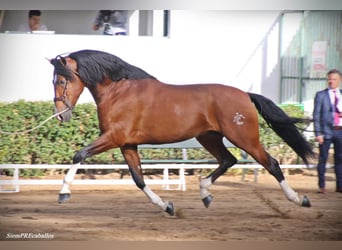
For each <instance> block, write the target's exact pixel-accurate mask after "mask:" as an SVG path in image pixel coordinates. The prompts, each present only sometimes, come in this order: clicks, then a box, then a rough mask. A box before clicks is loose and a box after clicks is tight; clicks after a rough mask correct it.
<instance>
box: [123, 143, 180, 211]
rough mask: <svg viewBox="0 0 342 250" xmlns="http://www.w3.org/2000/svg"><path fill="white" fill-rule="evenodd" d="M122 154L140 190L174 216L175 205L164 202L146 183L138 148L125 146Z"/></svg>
mask: <svg viewBox="0 0 342 250" xmlns="http://www.w3.org/2000/svg"><path fill="white" fill-rule="evenodd" d="M121 152H122V154H123V155H124V157H125V160H126V162H127V164H128V166H129V171H130V173H131V175H132V178H133V180H134V182H135V184H136V185H137V187H138V188H139V189H141V190H142V191H143V192H144V193H145V194H146V196H147V197H148V198H149V199H150V200H151V202H152V203H153V204H155V205H157V206H158V207H160V208H161V209H162V210H163V211H165V212H167V213H168V214H170V215H172V216H173V215H174V209H173V203H172V202H169V201H167V202H164V201H163V200H162V199H161V198H160V197H159V196H158V195H157V194H155V193H154V192H153V191H152V190H151V189H150V188H149V187H148V186H146V184H145V182H144V177H143V174H142V171H141V166H140V165H141V164H140V158H139V155H138V152H137V146H125V147H122V148H121Z"/></svg>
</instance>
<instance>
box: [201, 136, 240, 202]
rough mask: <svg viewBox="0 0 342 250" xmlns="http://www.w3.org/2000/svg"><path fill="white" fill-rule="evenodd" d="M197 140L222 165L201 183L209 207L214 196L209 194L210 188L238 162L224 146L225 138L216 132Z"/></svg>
mask: <svg viewBox="0 0 342 250" xmlns="http://www.w3.org/2000/svg"><path fill="white" fill-rule="evenodd" d="M196 139H197V140H198V141H199V142H200V143H201V144H202V145H203V147H204V148H205V149H206V150H208V151H209V153H211V154H212V155H213V156H214V157H215V158H216V159H217V161H218V163H219V164H220V165H219V167H218V168H217V169H215V170H214V171H213V172H212V173H211V174H210V175H209V176H207V177H206V178H204V179H202V180H201V181H200V195H201V198H202V201H203V203H204V205H205V206H206V207H209V205H210V203H211V201H212V199H213V196H212V195H211V194H210V193H209V190H208V189H209V187H210V186H211V185H212V184H213V183H214V182H215V181H216V179H217V178H218V177H220V176H221V175H222V174H224V173H225V172H226V171H227V169H228V168H230V167H231V166H233V165H234V164H235V163H236V162H237V160H236V158H235V157H234V156H233V155H232V154H231V153H230V152H229V151H228V150H227V149H226V147H225V146H224V144H223V141H222V139H223V136H222V135H221V134H219V133H216V132H208V133H206V134H203V135H200V136H198V137H196Z"/></svg>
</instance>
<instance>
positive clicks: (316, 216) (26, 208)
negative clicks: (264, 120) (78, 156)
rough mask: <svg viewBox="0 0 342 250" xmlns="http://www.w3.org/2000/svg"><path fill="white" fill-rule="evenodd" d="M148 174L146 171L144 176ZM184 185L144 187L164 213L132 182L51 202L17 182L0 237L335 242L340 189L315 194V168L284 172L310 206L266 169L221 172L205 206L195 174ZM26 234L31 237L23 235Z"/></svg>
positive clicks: (82, 189)
mask: <svg viewBox="0 0 342 250" xmlns="http://www.w3.org/2000/svg"><path fill="white" fill-rule="evenodd" d="M151 178H153V177H151ZM186 178H187V191H185V192H184V191H176V190H161V187H160V186H159V185H154V186H151V188H152V189H153V190H154V191H155V192H156V193H157V194H159V195H160V196H161V197H162V198H163V199H164V200H171V201H173V202H174V205H175V208H176V210H177V216H175V217H170V216H168V215H166V214H165V213H163V212H161V211H159V209H158V208H157V207H155V206H154V205H152V204H151V203H150V202H149V201H148V200H147V198H146V196H145V195H144V194H143V193H142V192H141V191H140V190H138V189H137V188H136V187H135V186H76V185H75V186H73V187H72V198H71V200H70V201H69V202H67V203H64V204H58V203H57V194H58V191H59V188H60V187H59V186H22V187H21V191H20V192H19V193H2V194H0V239H1V240H28V239H30V240H49V241H50V240H102V239H105V240H119V241H137V240H138V241H148V240H153V241H165V240H171V241H198V240H199V241H202V240H218V241H228V240H229V241H230V240H244V241H255V240H256V241H297V240H308V241H327V240H342V194H341V193H336V192H334V191H335V190H334V188H335V179H334V174H333V173H328V174H327V180H328V181H327V185H328V186H327V188H328V193H327V194H325V195H322V194H318V193H317V176H316V173H315V170H310V171H309V170H306V171H304V172H302V173H300V174H294V175H289V174H287V175H286V178H287V179H288V182H289V183H290V185H291V186H292V187H293V188H294V189H295V190H296V191H298V192H300V193H302V194H306V195H307V196H308V197H309V199H310V201H311V204H312V207H311V208H302V207H298V206H296V205H294V204H293V203H291V202H289V201H287V200H286V198H285V196H284V195H283V193H282V191H281V190H280V188H279V186H278V184H277V182H276V181H275V180H274V179H273V177H272V176H270V175H269V174H260V175H259V178H258V183H254V182H253V175H248V176H247V178H246V179H245V181H241V177H240V176H229V175H225V176H223V177H221V178H220V179H219V180H218V181H217V183H216V185H213V186H212V188H211V192H212V194H213V195H214V201H213V203H212V204H211V206H210V207H209V208H205V207H204V206H203V204H202V202H201V200H200V198H199V190H198V176H187V177H186ZM28 237H31V238H28Z"/></svg>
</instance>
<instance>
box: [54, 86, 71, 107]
mask: <svg viewBox="0 0 342 250" xmlns="http://www.w3.org/2000/svg"><path fill="white" fill-rule="evenodd" d="M68 84H69V80H67V81H66V83H65V85H64V89H63V93H62V95H61V96H59V97H55V98H53V102H54V103H56V102H63V103H64V105H65V106H66V107H67V108H68V109H70V110H71V109H73V107H72V105H71V104H70V102H69V100H68V99H67V96H66V91H67V89H68ZM54 85H55V83H54Z"/></svg>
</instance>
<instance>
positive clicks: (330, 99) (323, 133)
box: [313, 69, 342, 193]
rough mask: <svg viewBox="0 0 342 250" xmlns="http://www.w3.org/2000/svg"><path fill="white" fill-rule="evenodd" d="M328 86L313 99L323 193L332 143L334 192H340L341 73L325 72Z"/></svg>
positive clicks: (322, 191) (341, 176)
mask: <svg viewBox="0 0 342 250" xmlns="http://www.w3.org/2000/svg"><path fill="white" fill-rule="evenodd" d="M327 77H328V80H327V81H328V88H326V89H324V90H321V91H318V92H317V93H316V96H315V100H314V111H313V118H314V129H315V136H316V140H317V141H318V143H319V160H318V165H317V169H318V186H319V193H325V192H326V188H325V170H326V168H325V165H326V162H327V160H328V155H329V149H330V145H331V144H334V162H335V174H336V192H340V193H342V113H341V112H342V90H341V89H340V88H339V85H340V83H341V80H342V73H341V72H340V71H339V70H337V69H333V70H330V71H329V72H328V74H327Z"/></svg>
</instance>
